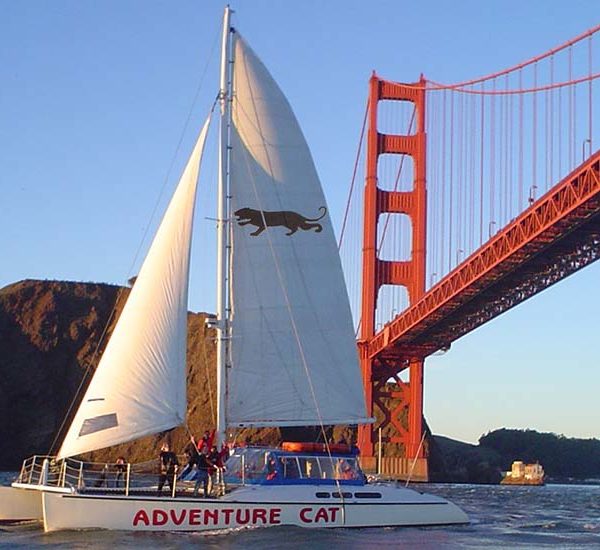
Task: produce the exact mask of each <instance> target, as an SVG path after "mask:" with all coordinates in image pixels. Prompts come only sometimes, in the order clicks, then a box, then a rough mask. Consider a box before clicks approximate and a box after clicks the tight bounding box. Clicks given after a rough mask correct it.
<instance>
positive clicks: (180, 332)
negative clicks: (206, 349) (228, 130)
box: [58, 117, 210, 458]
mask: <svg viewBox="0 0 600 550" xmlns="http://www.w3.org/2000/svg"><path fill="white" fill-rule="evenodd" d="M209 119H210V117H209ZM209 119H207V120H206V123H205V124H204V127H203V129H202V131H201V133H200V136H199V138H198V141H197V142H196V145H195V147H194V150H193V152H192V154H191V156H190V159H189V161H188V163H187V166H186V167H185V170H184V172H183V175H182V176H181V179H180V181H179V184H178V186H177V189H176V191H175V194H174V195H173V198H172V199H171V202H170V204H169V206H168V208H167V211H166V213H165V215H164V217H163V220H162V222H161V224H160V227H159V229H158V232H157V233H156V236H155V238H154V241H153V243H152V246H151V247H150V250H149V252H148V255H147V256H146V259H145V261H144V264H143V265H142V268H141V270H140V273H139V275H138V277H137V279H136V282H135V284H134V286H133V289H132V290H131V294H130V295H129V298H128V300H127V303H126V304H125V307H124V309H123V312H122V313H121V316H120V318H119V321H118V323H117V326H116V327H115V330H114V332H113V334H112V337H111V338H110V341H109V343H108V345H107V347H106V350H105V352H104V354H103V356H102V359H101V360H100V363H99V365H98V368H97V369H96V372H95V373H94V377H93V378H92V381H91V382H90V385H89V387H88V389H87V391H86V393H85V396H84V397H83V400H82V401H81V404H80V406H79V409H78V411H77V413H76V415H75V417H74V419H73V422H72V424H71V426H70V428H69V431H68V433H67V436H66V437H65V440H64V441H63V444H62V447H61V449H60V451H59V453H58V457H59V458H65V457H68V456H73V455H76V454H79V453H84V452H88V451H92V450H95V449H101V448H103V447H108V446H110V445H116V444H118V443H124V442H126V441H131V440H132V439H136V438H138V437H142V436H144V435H148V434H152V433H157V432H160V431H162V430H166V429H169V428H172V427H174V426H178V425H180V424H181V423H183V421H184V418H185V412H186V347H187V303H188V300H187V297H188V278H189V263H190V244H191V238H192V221H193V213H194V203H195V196H196V186H197V181H198V172H199V164H200V160H201V157H202V151H203V148H204V142H205V138H206V133H207V130H208V124H209Z"/></svg>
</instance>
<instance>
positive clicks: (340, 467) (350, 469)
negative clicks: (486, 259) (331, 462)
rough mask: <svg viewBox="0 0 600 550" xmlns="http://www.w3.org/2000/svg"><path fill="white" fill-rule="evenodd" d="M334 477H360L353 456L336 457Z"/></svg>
mask: <svg viewBox="0 0 600 550" xmlns="http://www.w3.org/2000/svg"><path fill="white" fill-rule="evenodd" d="M334 477H335V479H361V477H362V476H361V473H360V469H359V467H358V464H357V463H356V459H355V458H345V457H344V458H338V459H336V463H335V472H334Z"/></svg>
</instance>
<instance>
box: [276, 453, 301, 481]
mask: <svg viewBox="0 0 600 550" xmlns="http://www.w3.org/2000/svg"><path fill="white" fill-rule="evenodd" d="M280 460H281V468H282V470H283V477H284V478H287V479H299V478H301V477H302V470H301V469H300V466H299V465H298V459H297V458H296V457H295V456H282V457H281V459H280Z"/></svg>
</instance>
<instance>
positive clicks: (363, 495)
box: [354, 493, 381, 498]
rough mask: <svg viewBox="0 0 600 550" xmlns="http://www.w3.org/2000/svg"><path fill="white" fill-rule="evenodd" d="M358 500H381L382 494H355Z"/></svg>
mask: <svg viewBox="0 0 600 550" xmlns="http://www.w3.org/2000/svg"><path fill="white" fill-rule="evenodd" d="M354 496H355V497H356V498H381V493H354Z"/></svg>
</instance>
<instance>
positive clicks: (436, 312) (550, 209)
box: [340, 25, 600, 479]
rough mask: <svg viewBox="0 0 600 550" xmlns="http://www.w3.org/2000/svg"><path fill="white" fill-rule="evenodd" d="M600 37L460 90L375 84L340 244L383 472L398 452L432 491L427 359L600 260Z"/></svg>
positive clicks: (369, 448)
mask: <svg viewBox="0 0 600 550" xmlns="http://www.w3.org/2000/svg"><path fill="white" fill-rule="evenodd" d="M599 32H600V25H599V26H596V27H594V28H592V29H590V30H589V31H587V32H585V33H583V34H581V35H579V36H577V37H576V38H574V39H572V40H569V41H568V42H566V43H564V44H562V45H560V46H558V47H556V48H553V49H552V50H550V51H548V52H546V53H544V54H542V55H539V56H537V57H535V58H533V59H530V60H528V61H526V62H523V63H520V64H518V65H516V66H514V67H511V68H509V69H506V70H503V71H500V72H496V73H494V74H491V75H488V76H485V77H482V78H477V79H473V80H470V81H466V82H460V83H456V84H449V85H448V84H441V83H437V82H434V81H431V80H428V79H426V78H425V77H424V76H421V78H420V79H419V81H418V82H415V83H400V82H393V81H389V80H385V79H383V78H381V77H380V76H378V75H376V74H375V73H374V74H373V75H372V77H371V79H370V83H369V98H368V103H367V108H366V112H365V121H364V125H363V131H362V134H361V140H360V146H359V152H358V155H357V161H356V165H355V170H354V177H353V180H352V184H351V188H350V194H349V200H348V205H347V209H346V215H345V218H344V223H343V227H342V231H341V236H340V249H341V252H342V258H343V261H344V267H345V271H346V274H347V277H348V283H349V291H350V296H351V300H353V307H354V311H355V313H356V318H357V319H358V322H357V337H358V345H359V352H360V359H361V366H362V373H363V381H364V386H365V394H366V398H367V406H368V409H369V411H368V412H369V413H370V415H371V416H374V417H375V418H376V422H375V424H374V425H372V426H361V427H359V441H358V443H359V446H360V448H361V451H362V453H363V461H364V463H365V465H366V466H367V467H369V465H373V464H374V462H375V455H376V453H377V452H379V451H380V450H381V449H382V448H386V447H387V446H390V445H392V446H396V447H397V448H399V450H400V452H401V454H403V456H404V458H403V459H402V460H393V461H392V460H389V461H388V465H387V469H388V471H389V473H394V474H396V475H400V476H403V475H408V474H409V470H410V474H411V475H412V477H413V478H415V479H426V478H427V446H426V445H425V444H424V421H423V368H424V364H425V359H426V357H428V356H430V355H431V354H433V353H435V352H436V351H438V350H445V349H448V348H449V347H450V345H451V344H452V342H453V341H455V340H456V339H458V338H460V337H461V336H464V335H465V334H467V333H468V332H470V331H472V330H474V329H475V328H477V327H479V326H481V325H482V324H483V323H485V322H487V321H489V320H491V319H493V318H494V317H496V316H498V315H500V314H501V313H503V312H505V311H507V310H508V309H510V308H512V307H514V306H515V305H517V304H519V303H521V302H523V301H524V300H526V299H527V298H529V297H531V296H533V295H535V294H537V293H539V292H541V291H542V290H544V289H545V288H548V287H549V286H551V285H552V284H554V283H556V282H558V281H560V280H561V279H563V278H565V277H567V276H568V275H571V274H572V273H574V272H576V271H578V270H579V269H581V268H583V267H585V266H587V265H589V264H590V263H592V262H593V261H595V260H597V259H598V258H599V257H600V151H596V147H597V144H598V142H599V137H598V129H597V126H599V125H596V126H595V125H594V116H595V112H594V106H595V105H596V104H600V103H599V102H598V99H599V98H598V96H599V95H600V92H599V91H598V89H597V86H596V87H594V83H595V80H597V79H598V78H599V77H600V40H598V38H599V37H598V33H599ZM365 141H366V147H363V144H364V142H365ZM361 162H362V163H363V164H364V172H365V183H364V186H363V187H362V188H361V186H359V185H356V174H357V173H358V167H359V165H360V163H361ZM360 247H362V254H361V255H359V254H357V250H358V249H359V248H360ZM385 469H386V465H385V464H384V470H385ZM392 470H393V472H392Z"/></svg>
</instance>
